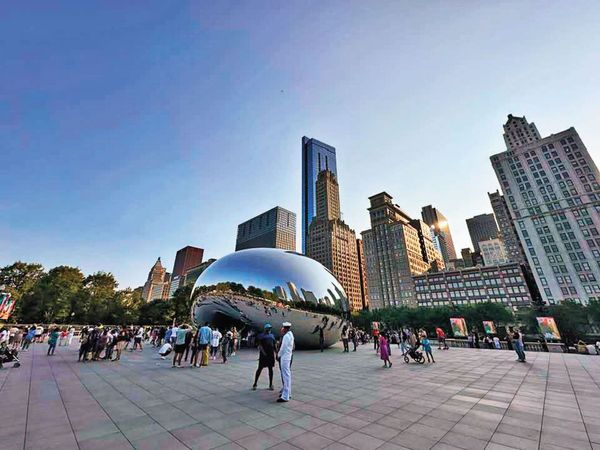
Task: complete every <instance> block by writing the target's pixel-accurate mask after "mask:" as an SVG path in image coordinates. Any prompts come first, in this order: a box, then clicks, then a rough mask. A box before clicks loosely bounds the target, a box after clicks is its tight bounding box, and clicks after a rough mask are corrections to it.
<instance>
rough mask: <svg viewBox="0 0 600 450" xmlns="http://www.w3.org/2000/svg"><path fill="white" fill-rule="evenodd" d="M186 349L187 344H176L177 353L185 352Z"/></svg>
mask: <svg viewBox="0 0 600 450" xmlns="http://www.w3.org/2000/svg"><path fill="white" fill-rule="evenodd" d="M184 351H185V344H177V345H175V353H183V352H184Z"/></svg>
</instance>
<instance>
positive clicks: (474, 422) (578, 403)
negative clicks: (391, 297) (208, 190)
mask: <svg viewBox="0 0 600 450" xmlns="http://www.w3.org/2000/svg"><path fill="white" fill-rule="evenodd" d="M76 347H77V345H76V344H74V345H73V346H72V347H71V348H66V347H58V348H57V353H56V355H55V356H53V357H47V356H46V350H47V346H46V345H45V344H35V345H33V346H32V348H31V350H30V351H29V352H26V353H22V354H21V356H22V358H21V361H22V366H21V367H20V368H18V369H14V368H12V367H11V365H10V364H8V365H7V366H6V367H5V368H4V369H2V370H0V406H1V408H0V450H5V449H6V450H8V449H10V450H14V449H35V450H40V449H44V450H45V449H60V450H69V449H111V450H113V449H131V448H138V449H161V450H167V449H179V448H181V449H186V448H187V449H217V448H218V449H246V450H254V449H267V448H271V449H274V450H283V449H307V450H313V449H329V450H333V449H355V450H371V449H373V450H374V449H380V450H386V449H390V450H391V449H413V450H419V449H438V450H441V449H465V450H470V449H489V450H500V449H562V448H567V449H596V450H600V406H599V405H600V357H594V356H584V355H563V354H548V353H528V355H527V358H528V361H527V363H526V364H521V363H518V362H516V361H515V358H516V355H515V354H514V353H513V352H509V351H494V350H483V349H482V350H475V349H457V348H453V349H450V350H448V351H435V359H436V361H437V362H436V363H435V364H425V365H422V366H421V365H417V364H414V363H410V364H405V363H404V362H403V361H402V360H401V358H399V356H400V352H399V350H397V349H396V348H395V347H394V348H393V349H392V352H393V353H392V361H393V362H394V365H393V367H392V368H391V369H383V368H382V367H381V366H382V362H381V360H380V359H379V358H378V357H377V356H376V355H375V354H374V353H373V350H372V347H370V346H361V347H359V350H358V351H357V352H356V353H353V352H351V353H349V354H344V353H342V352H341V349H340V348H339V347H334V348H332V349H330V350H327V351H325V352H324V353H320V352H313V351H310V352H296V353H295V355H294V364H293V389H292V394H293V399H292V401H290V402H289V403H287V404H284V405H281V404H277V403H275V399H276V397H277V392H272V391H269V390H267V373H266V371H263V375H262V378H261V380H260V381H259V389H258V390H257V391H252V390H250V386H251V385H252V378H253V375H254V371H255V369H256V359H257V355H256V353H255V352H253V351H248V350H243V351H241V352H239V353H238V356H235V357H233V358H231V359H230V363H229V364H226V365H223V364H220V363H218V362H217V363H213V362H212V361H211V365H210V366H209V367H202V368H197V369H190V368H189V367H187V366H186V367H185V368H182V369H171V367H170V366H171V361H170V360H161V359H160V358H158V356H157V354H156V351H155V350H154V349H152V348H145V350H144V351H143V352H135V353H131V352H125V353H124V355H123V358H122V360H121V361H120V362H93V363H90V362H88V363H85V364H83V363H77V348H76ZM275 381H276V385H277V386H279V385H280V378H279V372H278V371H277V370H276V374H275Z"/></svg>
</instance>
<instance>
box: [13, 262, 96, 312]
mask: <svg viewBox="0 0 600 450" xmlns="http://www.w3.org/2000/svg"><path fill="white" fill-rule="evenodd" d="M83 279H84V278H83V274H82V273H81V270H79V269H78V268H76V267H69V266H58V267H55V268H54V269H52V270H50V272H48V273H47V274H46V275H44V276H43V277H42V278H41V279H40V280H39V281H38V282H37V283H36V284H35V286H34V288H33V289H32V290H31V291H30V292H29V293H27V294H26V295H25V296H24V298H23V305H22V311H21V316H22V320H23V321H26V322H37V321H42V322H44V323H52V322H57V323H65V322H68V321H69V320H70V318H71V312H72V305H73V301H74V299H75V298H76V297H77V296H78V294H79V293H80V290H81V289H82V286H83Z"/></svg>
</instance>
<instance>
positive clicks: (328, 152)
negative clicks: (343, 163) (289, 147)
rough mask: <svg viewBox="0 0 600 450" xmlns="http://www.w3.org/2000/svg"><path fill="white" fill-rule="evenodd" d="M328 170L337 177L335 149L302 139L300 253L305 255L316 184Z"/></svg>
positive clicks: (310, 139)
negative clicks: (324, 171)
mask: <svg viewBox="0 0 600 450" xmlns="http://www.w3.org/2000/svg"><path fill="white" fill-rule="evenodd" d="M323 170H328V171H330V172H331V173H333V174H334V175H335V176H336V177H337V164H336V159H335V148H334V147H332V146H331V145H327V144H325V143H323V142H321V141H318V140H316V139H313V138H307V137H306V136H303V137H302V252H303V253H306V240H307V238H308V227H309V226H310V223H311V222H312V220H313V218H314V217H315V215H316V214H317V203H316V192H315V188H316V183H317V178H318V176H319V173H320V172H322V171H323Z"/></svg>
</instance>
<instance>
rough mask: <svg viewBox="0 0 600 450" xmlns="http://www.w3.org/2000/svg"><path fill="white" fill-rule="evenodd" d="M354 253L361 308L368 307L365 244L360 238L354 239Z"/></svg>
mask: <svg viewBox="0 0 600 450" xmlns="http://www.w3.org/2000/svg"><path fill="white" fill-rule="evenodd" d="M356 254H357V255H358V270H359V272H360V295H361V297H362V307H363V309H369V282H368V280H367V265H366V262H365V246H364V244H363V241H362V239H356Z"/></svg>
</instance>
